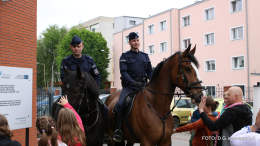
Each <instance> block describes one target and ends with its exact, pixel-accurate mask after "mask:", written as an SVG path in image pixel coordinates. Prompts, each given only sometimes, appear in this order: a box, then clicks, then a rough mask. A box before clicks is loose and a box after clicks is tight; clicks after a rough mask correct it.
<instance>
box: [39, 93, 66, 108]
mask: <svg viewBox="0 0 260 146" xmlns="http://www.w3.org/2000/svg"><path fill="white" fill-rule="evenodd" d="M59 97H61V95H54V96H53V102H55V101H56V100H57V99H58V98H59ZM46 104H47V105H48V104H49V97H47V98H45V99H43V100H42V101H38V102H37V107H38V106H41V105H46Z"/></svg>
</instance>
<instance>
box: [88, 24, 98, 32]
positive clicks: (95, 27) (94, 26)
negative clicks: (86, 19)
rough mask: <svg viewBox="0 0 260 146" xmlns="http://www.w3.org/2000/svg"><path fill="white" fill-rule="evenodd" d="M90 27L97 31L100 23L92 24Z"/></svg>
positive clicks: (91, 29)
mask: <svg viewBox="0 0 260 146" xmlns="http://www.w3.org/2000/svg"><path fill="white" fill-rule="evenodd" d="M89 28H90V31H93V32H95V30H96V29H98V28H99V25H98V24H95V25H92V26H90V27H89Z"/></svg>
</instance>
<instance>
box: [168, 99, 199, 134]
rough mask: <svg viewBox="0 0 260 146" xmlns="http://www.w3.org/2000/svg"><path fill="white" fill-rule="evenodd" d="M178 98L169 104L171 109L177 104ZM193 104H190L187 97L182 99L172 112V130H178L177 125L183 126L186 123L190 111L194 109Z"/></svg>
mask: <svg viewBox="0 0 260 146" xmlns="http://www.w3.org/2000/svg"><path fill="white" fill-rule="evenodd" d="M178 100H179V98H175V99H174V98H173V101H172V103H171V108H172V107H173V106H174V105H175V104H176V103H177V101H178ZM195 106H196V105H194V104H193V103H191V99H190V98H187V97H182V98H181V99H180V101H179V102H178V104H177V105H176V107H175V108H174V110H173V111H172V116H173V120H174V129H175V128H178V127H179V125H184V124H187V123H188V117H189V114H190V111H191V110H192V109H193V108H194V107H195Z"/></svg>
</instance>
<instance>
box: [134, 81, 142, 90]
mask: <svg viewBox="0 0 260 146" xmlns="http://www.w3.org/2000/svg"><path fill="white" fill-rule="evenodd" d="M142 85H143V84H142V83H141V82H134V84H133V86H134V87H137V88H139V89H142Z"/></svg>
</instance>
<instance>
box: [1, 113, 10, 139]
mask: <svg viewBox="0 0 260 146" xmlns="http://www.w3.org/2000/svg"><path fill="white" fill-rule="evenodd" d="M0 133H1V134H2V135H4V136H7V137H9V138H11V137H13V132H12V131H11V130H10V128H9V125H8V121H7V119H6V117H5V116H4V115H1V114H0Z"/></svg>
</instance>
